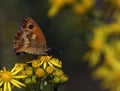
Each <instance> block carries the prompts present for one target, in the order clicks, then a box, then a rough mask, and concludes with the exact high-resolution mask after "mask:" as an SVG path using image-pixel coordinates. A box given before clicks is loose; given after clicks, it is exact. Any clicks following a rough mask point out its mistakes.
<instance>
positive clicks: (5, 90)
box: [4, 82, 7, 91]
mask: <svg viewBox="0 0 120 91" xmlns="http://www.w3.org/2000/svg"><path fill="white" fill-rule="evenodd" d="M4 91H7V83H6V82H4Z"/></svg>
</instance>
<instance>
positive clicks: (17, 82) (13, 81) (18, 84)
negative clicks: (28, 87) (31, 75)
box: [11, 79, 25, 88]
mask: <svg viewBox="0 0 120 91" xmlns="http://www.w3.org/2000/svg"><path fill="white" fill-rule="evenodd" d="M11 83H12V84H13V85H15V86H16V87H18V88H21V86H25V84H23V83H21V82H19V81H17V80H15V79H12V80H11ZM20 85H21V86H20Z"/></svg>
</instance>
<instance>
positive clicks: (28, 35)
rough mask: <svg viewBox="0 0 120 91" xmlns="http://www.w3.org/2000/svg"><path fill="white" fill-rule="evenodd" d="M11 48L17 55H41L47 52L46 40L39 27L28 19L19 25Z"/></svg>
mask: <svg viewBox="0 0 120 91" xmlns="http://www.w3.org/2000/svg"><path fill="white" fill-rule="evenodd" d="M13 47H14V50H15V52H16V53H17V54H21V53H30V54H37V55H42V54H46V52H47V51H48V48H47V45H46V39H45V37H44V35H43V33H42V31H41V29H40V27H39V26H38V25H37V23H36V22H35V21H34V20H33V19H31V18H29V17H27V18H25V19H24V20H23V22H22V23H21V28H20V30H19V31H18V33H17V34H16V36H15V38H14V41H13Z"/></svg>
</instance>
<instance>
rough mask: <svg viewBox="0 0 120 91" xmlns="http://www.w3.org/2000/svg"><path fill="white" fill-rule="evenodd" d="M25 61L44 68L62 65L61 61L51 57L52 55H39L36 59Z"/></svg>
mask: <svg viewBox="0 0 120 91" xmlns="http://www.w3.org/2000/svg"><path fill="white" fill-rule="evenodd" d="M27 63H32V66H33V67H41V68H43V69H46V67H47V66H51V67H53V68H54V67H59V68H61V67H62V62H61V61H59V60H58V59H57V58H52V56H40V57H39V58H38V59H37V60H33V61H30V62H27Z"/></svg>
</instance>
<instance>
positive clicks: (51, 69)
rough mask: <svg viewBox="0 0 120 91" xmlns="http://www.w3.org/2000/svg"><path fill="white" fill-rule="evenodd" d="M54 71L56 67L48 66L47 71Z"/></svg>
mask: <svg viewBox="0 0 120 91" xmlns="http://www.w3.org/2000/svg"><path fill="white" fill-rule="evenodd" d="M53 71H54V69H53V67H51V66H48V67H47V68H46V72H47V73H49V74H52V73H53Z"/></svg>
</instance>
